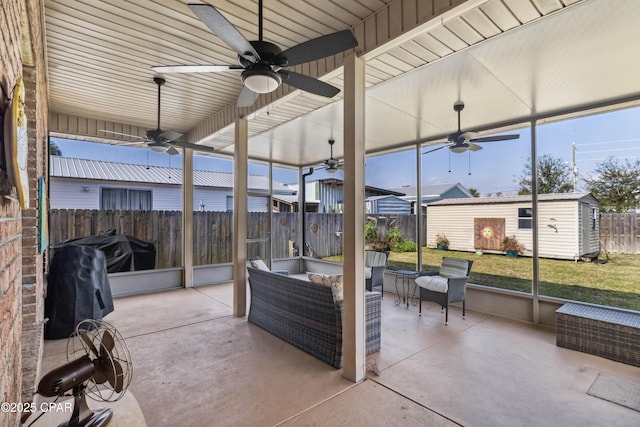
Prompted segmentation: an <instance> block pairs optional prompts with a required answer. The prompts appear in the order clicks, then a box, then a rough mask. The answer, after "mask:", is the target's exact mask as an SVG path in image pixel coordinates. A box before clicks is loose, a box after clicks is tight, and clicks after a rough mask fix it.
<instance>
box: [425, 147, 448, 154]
mask: <svg viewBox="0 0 640 427" xmlns="http://www.w3.org/2000/svg"><path fill="white" fill-rule="evenodd" d="M445 147H449V146H448V145H441V146H440V147H438V148H434V149H433V150H427V151H423V152H422V154H428V153H433V152H434V151H438V150H442V149H443V148H445Z"/></svg>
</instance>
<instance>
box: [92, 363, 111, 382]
mask: <svg viewBox="0 0 640 427" xmlns="http://www.w3.org/2000/svg"><path fill="white" fill-rule="evenodd" d="M105 364H106V362H105V361H104V360H102V359H98V360H97V361H96V363H95V371H94V373H93V381H94V382H95V383H96V384H104V383H106V382H107V380H108V379H109V378H107V371H106V370H105Z"/></svg>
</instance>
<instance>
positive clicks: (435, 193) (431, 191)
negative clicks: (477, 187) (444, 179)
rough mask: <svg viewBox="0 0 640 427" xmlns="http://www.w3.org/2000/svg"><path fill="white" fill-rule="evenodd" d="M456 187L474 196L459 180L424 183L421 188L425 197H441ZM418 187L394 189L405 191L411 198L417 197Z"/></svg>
mask: <svg viewBox="0 0 640 427" xmlns="http://www.w3.org/2000/svg"><path fill="white" fill-rule="evenodd" d="M454 188H458V189H459V190H460V191H462V192H463V193H466V194H468V195H469V197H472V195H471V193H469V190H467V189H466V188H465V187H464V186H463V185H462V184H460V183H459V182H449V183H445V184H433V185H423V186H422V187H421V189H420V194H421V196H422V198H423V199H427V198H436V197H441V196H442V195H443V194H446V193H447V192H449V191H451V190H453V189H454ZM416 189H417V187H415V186H411V187H401V188H394V189H393V190H392V191H394V192H401V193H404V195H405V196H406V197H407V198H411V197H413V198H415V197H416Z"/></svg>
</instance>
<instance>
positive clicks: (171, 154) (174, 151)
mask: <svg viewBox="0 0 640 427" xmlns="http://www.w3.org/2000/svg"><path fill="white" fill-rule="evenodd" d="M166 153H167V154H168V155H170V156H175V155H176V154H180V152H179V151H178V150H176V148H175V147H169V149H168V150H167V151H166Z"/></svg>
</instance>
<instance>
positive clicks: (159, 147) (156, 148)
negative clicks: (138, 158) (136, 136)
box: [149, 144, 165, 153]
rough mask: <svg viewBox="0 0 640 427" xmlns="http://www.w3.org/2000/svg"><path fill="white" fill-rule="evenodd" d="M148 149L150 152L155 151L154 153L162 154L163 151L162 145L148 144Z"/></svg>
mask: <svg viewBox="0 0 640 427" xmlns="http://www.w3.org/2000/svg"><path fill="white" fill-rule="evenodd" d="M149 148H150V149H151V151H155V152H156V153H162V152H163V151H164V150H165V147H164V145H160V144H149Z"/></svg>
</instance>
